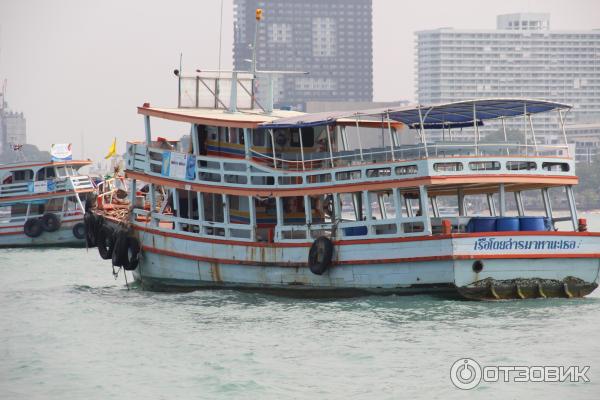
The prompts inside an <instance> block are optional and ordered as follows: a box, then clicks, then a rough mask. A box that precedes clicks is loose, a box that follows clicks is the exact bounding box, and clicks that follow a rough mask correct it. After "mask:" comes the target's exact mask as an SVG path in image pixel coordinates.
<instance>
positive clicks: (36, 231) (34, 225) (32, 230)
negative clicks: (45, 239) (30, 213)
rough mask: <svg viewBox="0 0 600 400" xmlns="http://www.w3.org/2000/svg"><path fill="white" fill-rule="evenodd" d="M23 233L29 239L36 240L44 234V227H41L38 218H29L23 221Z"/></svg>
mask: <svg viewBox="0 0 600 400" xmlns="http://www.w3.org/2000/svg"><path fill="white" fill-rule="evenodd" d="M23 231H24V232H25V234H26V235H27V236H29V237H30V238H36V237H38V236H40V235H41V234H42V233H43V232H44V227H43V226H42V221H40V219H39V218H31V219H28V220H27V221H25V225H24V226H23Z"/></svg>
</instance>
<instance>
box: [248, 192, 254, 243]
mask: <svg viewBox="0 0 600 400" xmlns="http://www.w3.org/2000/svg"><path fill="white" fill-rule="evenodd" d="M248 217H249V219H250V240H251V241H253V242H254V241H256V204H254V196H248Z"/></svg>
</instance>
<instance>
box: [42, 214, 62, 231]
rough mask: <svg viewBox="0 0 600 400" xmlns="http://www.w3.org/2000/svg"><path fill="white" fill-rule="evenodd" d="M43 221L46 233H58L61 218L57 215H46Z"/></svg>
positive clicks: (43, 216)
mask: <svg viewBox="0 0 600 400" xmlns="http://www.w3.org/2000/svg"><path fill="white" fill-rule="evenodd" d="M41 221H42V227H43V228H44V230H45V231H46V232H56V231H57V230H58V229H59V228H60V218H58V215H56V214H52V213H46V214H44V215H42V218H41Z"/></svg>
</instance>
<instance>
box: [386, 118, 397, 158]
mask: <svg viewBox="0 0 600 400" xmlns="http://www.w3.org/2000/svg"><path fill="white" fill-rule="evenodd" d="M387 127H388V135H389V136H390V150H391V151H392V161H396V156H395V154H394V136H392V123H391V121H390V112H389V111H388V112H387Z"/></svg>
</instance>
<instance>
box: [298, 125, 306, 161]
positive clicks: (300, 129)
mask: <svg viewBox="0 0 600 400" xmlns="http://www.w3.org/2000/svg"><path fill="white" fill-rule="evenodd" d="M298 136H300V157H301V158H302V171H306V167H305V166H304V142H303V141H302V128H298Z"/></svg>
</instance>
